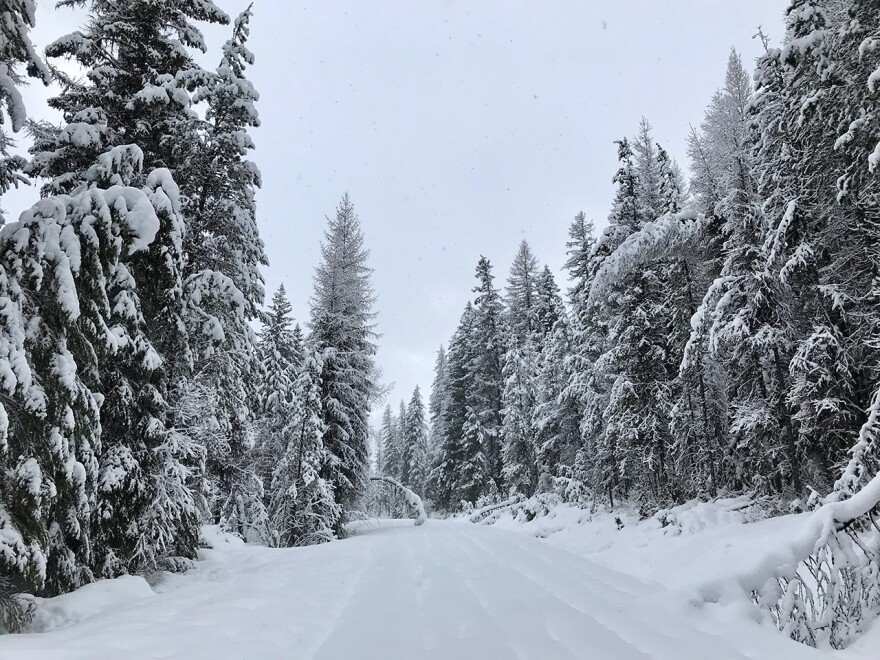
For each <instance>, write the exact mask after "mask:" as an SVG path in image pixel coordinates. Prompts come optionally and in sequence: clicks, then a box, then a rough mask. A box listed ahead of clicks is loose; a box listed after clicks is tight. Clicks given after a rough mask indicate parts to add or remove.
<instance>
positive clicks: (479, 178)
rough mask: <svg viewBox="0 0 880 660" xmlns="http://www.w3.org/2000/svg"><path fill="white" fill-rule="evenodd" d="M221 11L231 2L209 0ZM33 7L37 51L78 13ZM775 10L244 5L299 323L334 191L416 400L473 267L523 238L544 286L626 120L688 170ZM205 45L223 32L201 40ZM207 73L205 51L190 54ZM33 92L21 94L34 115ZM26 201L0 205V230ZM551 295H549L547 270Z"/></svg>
mask: <svg viewBox="0 0 880 660" xmlns="http://www.w3.org/2000/svg"><path fill="white" fill-rule="evenodd" d="M215 1H216V2H217V4H218V5H219V6H221V7H222V8H223V9H224V10H226V11H227V12H228V13H229V14H230V15H235V14H236V13H238V12H239V11H241V10H242V9H243V8H244V7H245V6H246V5H247V4H248V3H247V1H246V0H215ZM53 5H54V2H50V1H49V0H39V9H38V15H37V21H38V28H37V29H36V30H35V31H34V33H33V37H34V40H35V42H36V43H37V44H38V46H39V47H40V48H42V47H43V46H45V45H46V43H48V42H49V41H51V40H53V39H55V38H57V37H58V36H60V35H62V34H65V33H66V32H70V31H72V30H73V29H76V28H77V26H78V24H79V22H80V20H81V17H82V13H81V12H76V13H75V12H72V11H70V10H55V9H53ZM786 5H787V1H786V0H591V1H589V2H588V1H574V0H571V1H570V2H549V1H548V2H514V1H513V0H504V1H503V2H502V1H500V0H499V1H497V2H488V1H467V2H466V1H464V0H460V1H459V0H448V1H445V2H441V1H432V0H418V1H416V0H411V1H407V2H402V1H400V2H398V1H391V0H383V1H381V2H378V1H377V2H365V1H360V0H358V1H352V2H333V1H327V0H321V1H320V2H318V1H312V2H294V1H292V0H258V1H257V2H256V3H255V7H254V12H255V15H254V19H253V21H252V32H251V42H250V47H251V49H252V50H253V51H254V53H255V55H256V58H257V61H256V64H255V66H254V67H253V68H252V69H251V70H250V74H249V75H250V77H251V79H252V81H253V82H254V84H255V85H256V87H257V89H258V90H259V92H260V94H261V98H260V103H259V106H258V109H259V112H260V115H261V118H262V122H263V125H262V127H261V128H260V129H258V130H257V131H255V135H254V137H255V141H256V144H257V149H256V151H255V152H254V154H253V159H254V160H255V161H256V162H257V164H258V165H259V167H260V169H261V170H262V173H263V189H262V190H261V191H260V192H259V194H258V198H257V199H258V204H259V209H258V218H259V223H260V229H261V233H262V236H263V239H264V241H265V242H266V247H267V252H268V255H269V260H270V262H271V265H270V267H269V269H268V270H267V271H266V273H265V276H266V281H267V291H268V292H269V293H270V294H271V292H272V291H274V289H275V288H276V287H277V286H278V285H279V284H280V283H282V282H283V283H284V285H285V287H286V288H287V290H288V292H289V295H290V297H291V302H292V304H293V308H294V311H295V314H296V316H297V319H298V320H300V321H304V320H305V319H306V318H307V315H308V297H309V294H310V292H311V286H312V274H313V271H314V268H315V265H316V263H317V261H318V255H319V252H318V245H319V241H320V240H321V237H322V233H323V230H324V224H325V219H324V216H325V215H326V214H330V213H333V210H334V208H335V205H336V203H337V202H338V200H339V198H340V197H341V195H342V193H343V192H345V191H348V192H349V193H350V195H351V198H352V200H353V202H354V204H355V208H356V209H357V212H358V214H359V216H360V219H361V223H362V225H363V229H364V233H365V235H366V241H367V244H368V246H369V248H370V250H371V253H372V254H371V265H372V267H373V268H374V270H375V277H374V281H375V287H376V293H377V295H378V310H377V311H378V312H379V318H378V323H379V331H380V332H381V333H382V339H381V341H380V344H381V346H380V350H379V356H378V359H379V363H380V365H381V367H382V369H383V370H384V373H385V379H386V381H387V382H388V383H394V384H395V387H394V389H393V390H392V392H391V394H390V397H389V399H390V401H391V403H392V405H393V406H396V404H397V401H398V400H399V399H400V398H401V397H405V398H407V399H408V398H409V396H410V393H411V392H412V389H413V388H414V387H415V386H416V385H420V386H421V387H422V390H423V392H425V393H427V390H428V388H429V387H430V382H431V378H432V365H433V361H434V354H435V352H436V350H437V347H438V346H439V345H440V344H441V343H443V342H446V341H447V339H448V338H449V336H450V335H451V333H452V332H453V331H454V329H455V326H456V324H457V322H458V318H459V316H460V313H461V310H462V308H463V307H464V304H465V302H466V301H467V300H468V299H469V298H470V295H471V293H470V289H471V287H472V286H473V282H474V279H473V271H474V267H475V265H476V262H477V259H478V258H479V256H480V255H481V254H484V255H486V256H487V257H489V259H490V260H491V261H492V263H493V264H494V266H495V274H496V283H498V284H499V285H503V284H504V283H505V282H506V279H507V271H508V268H509V265H510V262H511V260H512V258H513V255H514V252H515V250H516V248H517V245H518V244H519V242H520V241H521V240H522V239H526V240H527V241H528V242H529V243H530V244H531V245H532V248H533V249H534V251H535V253H536V254H537V256H538V258H539V259H540V260H541V261H542V262H545V263H548V264H549V265H550V267H551V268H552V269H553V270H554V271H555V272H557V273H559V271H560V268H561V266H562V263H563V262H564V260H565V256H564V252H565V240H566V231H567V227H568V224H569V222H570V220H571V218H572V217H573V216H574V215H575V213H577V212H578V211H579V210H583V211H585V212H586V213H587V215H588V216H589V217H592V218H593V219H594V220H595V221H596V223H597V225H599V226H602V225H603V224H604V222H605V217H606V216H607V214H608V210H609V206H610V203H611V198H612V195H613V191H614V189H613V186H612V183H611V177H612V176H613V174H614V172H615V170H616V162H615V159H616V150H615V147H614V144H613V141H614V140H616V139H619V138H620V137H622V136H625V135H632V134H634V133H635V131H636V128H637V126H638V123H639V119H640V117H641V116H642V115H645V116H646V117H647V118H648V119H649V121H650V122H651V124H652V125H653V127H654V132H655V138H656V139H657V140H658V141H659V142H661V144H663V145H664V146H665V147H666V148H667V150H668V151H669V152H670V153H671V154H672V155H673V156H674V157H675V158H676V159H677V160H678V161H679V163H680V164H681V165H682V166H684V167H686V166H687V159H686V155H685V139H686V136H687V133H688V130H689V125H691V124H694V125H697V124H699V122H700V119H701V117H702V114H703V110H704V108H705V107H706V104H707V103H708V101H709V99H710V97H711V95H712V93H713V92H714V90H715V89H716V88H718V87H719V86H720V85H721V83H722V80H723V75H724V68H725V63H726V61H727V56H728V53H729V49H730V47H731V46H733V47H735V48H736V49H737V50H739V51H740V52H741V53H742V55H743V58H744V61H745V62H746V65H747V67H748V68H749V69H751V68H752V64H753V62H754V58H755V57H756V56H757V55H759V54H760V51H761V45H760V42H758V41H757V40H755V39H753V38H752V37H753V35H754V34H755V33H756V32H757V29H758V27H759V26H762V27H763V29H764V30H765V31H766V32H767V33H769V34H770V36H771V37H772V38H773V39H774V40H778V39H779V38H780V37H781V36H782V14H783V11H784V8H785V6H786ZM206 33H207V34H208V36H209V38H210V40H211V43H212V45H213V46H216V45H219V43H220V42H221V41H222V40H223V39H224V38H225V35H226V32H225V30H224V29H221V28H211V29H207V30H206ZM200 59H201V60H202V62H203V63H204V64H206V65H211V66H215V65H216V62H217V60H219V55H218V52H217V50H216V48H215V49H214V50H213V52H211V53H210V54H209V55H208V56H207V57H206V58H200ZM47 95H48V92H47V91H45V90H42V89H37V88H35V87H32V88H31V89H29V90H28V92H27V93H26V95H25V98H26V101H27V102H28V110H29V112H30V113H31V115H33V116H36V117H47V118H50V119H54V120H56V121H57V120H58V118H57V117H54V116H53V115H52V114H51V113H49V112H48V110H47V109H46V108H45V98H46V96H47ZM35 195H36V193H35V191H33V190H28V191H23V192H22V191H18V192H16V193H12V194H10V195H9V196H7V197H4V206H5V207H6V209H7V210H9V211H10V214H9V217H15V215H17V211H20V210H21V209H22V208H24V207H25V206H29V205H30V204H31V203H32V202H33V201H34V198H35ZM558 281H559V284H560V286H561V287H563V288H565V286H566V283H565V282H564V276H562V275H560V276H559V280H558Z"/></svg>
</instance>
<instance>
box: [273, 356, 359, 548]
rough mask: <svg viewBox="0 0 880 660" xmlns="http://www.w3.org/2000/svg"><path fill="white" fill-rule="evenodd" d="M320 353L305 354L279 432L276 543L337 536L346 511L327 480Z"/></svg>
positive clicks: (308, 541)
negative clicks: (343, 511)
mask: <svg viewBox="0 0 880 660" xmlns="http://www.w3.org/2000/svg"><path fill="white" fill-rule="evenodd" d="M321 367H322V365H321V358H320V355H318V354H316V353H314V352H313V351H310V350H309V351H307V355H306V357H305V359H304V361H303V364H302V365H301V366H300V367H299V368H298V370H297V371H298V375H297V378H296V382H295V384H294V396H293V407H292V408H291V412H290V416H289V418H288V420H287V424H286V425H285V427H284V429H283V430H282V432H281V437H282V444H283V447H282V452H281V454H280V457H279V460H278V463H277V465H276V467H275V469H274V470H273V472H272V480H271V484H270V487H269V498H268V499H269V513H270V516H271V523H272V529H273V535H274V543H275V544H276V545H280V546H292V545H311V544H314V543H321V542H324V541H329V540H332V539H334V538H336V533H335V531H334V530H335V529H336V527H337V524H338V521H339V517H340V515H341V514H342V509H341V507H340V505H339V504H337V503H336V499H335V495H334V492H333V487H332V485H331V484H330V483H329V482H328V481H327V480H326V479H324V478H323V477H321V471H322V470H323V469H324V467H325V465H326V463H327V461H328V460H329V456H328V454H327V451H326V449H325V448H324V443H323V436H324V430H325V429H324V422H323V419H322V414H321V398H320V385H321V383H320V378H321V376H320V374H321Z"/></svg>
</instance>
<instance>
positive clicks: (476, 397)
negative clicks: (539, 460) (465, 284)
mask: <svg viewBox="0 0 880 660" xmlns="http://www.w3.org/2000/svg"><path fill="white" fill-rule="evenodd" d="M476 277H477V282H478V283H477V286H475V287H474V289H473V292H474V293H475V294H476V296H475V298H474V317H475V322H474V326H473V331H472V336H471V340H472V342H473V347H474V350H473V354H472V358H471V359H472V361H471V364H470V365H469V366H468V367H467V368H468V370H469V372H470V377H471V379H472V383H471V395H470V398H469V402H468V405H469V406H470V407H471V408H472V410H473V420H472V421H473V424H472V425H471V426H472V431H473V433H474V434H477V435H479V437H481V438H482V442H483V443H484V444H483V447H482V455H483V457H484V459H485V460H486V461H487V464H486V465H487V469H488V470H489V475H490V477H491V478H492V479H493V480H494V482H495V484H496V486H497V487H498V488H499V489H500V487H501V482H502V459H501V424H502V414H501V408H502V405H503V404H502V401H501V397H502V390H503V387H504V377H503V375H502V368H503V363H504V342H505V337H504V332H505V327H504V317H503V314H504V311H503V304H502V302H501V298H500V296H499V295H498V291H497V290H496V289H495V286H494V284H493V283H492V282H493V279H494V276H493V275H492V264H491V263H490V262H489V260H488V259H486V258H485V257H480V260H479V262H478V263H477V270H476Z"/></svg>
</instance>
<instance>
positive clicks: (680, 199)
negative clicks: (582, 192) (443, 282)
mask: <svg viewBox="0 0 880 660" xmlns="http://www.w3.org/2000/svg"><path fill="white" fill-rule="evenodd" d="M58 5H59V8H63V7H65V6H77V7H84V8H85V9H86V10H87V12H88V21H87V22H86V24H85V25H84V27H81V28H80V29H79V30H77V31H74V32H71V33H70V34H67V35H60V36H58V37H57V39H56V40H55V41H54V42H52V43H50V44H49V45H48V46H47V47H46V49H45V53H44V54H43V53H39V52H37V49H36V48H35V47H34V46H33V44H32V43H31V40H30V37H29V31H30V30H31V29H32V28H33V26H34V22H35V16H36V13H35V6H34V0H5V1H4V2H2V3H0V16H2V20H0V108H2V111H3V113H2V114H0V118H2V125H0V130H2V132H0V156H2V158H0V192H7V191H8V190H10V189H11V188H13V187H19V186H23V185H29V184H30V185H32V186H33V205H32V206H31V208H30V209H28V210H26V211H25V212H23V213H22V214H21V215H20V217H18V218H17V219H15V218H11V217H2V219H0V222H2V226H0V318H2V322H0V629H3V630H7V631H12V630H16V629H19V628H21V627H23V626H25V625H26V623H27V621H28V620H29V617H31V616H32V615H33V607H34V604H33V599H32V597H29V596H28V595H35V596H38V597H52V596H57V595H59V594H64V593H67V592H71V591H73V590H76V589H78V588H80V587H82V586H83V585H88V584H90V583H92V582H95V581H97V580H101V579H112V578H117V577H119V576H121V575H127V574H131V575H147V574H151V573H154V572H156V571H171V572H183V571H187V570H190V569H192V568H193V567H194V566H195V565H196V563H197V557H198V556H199V549H200V547H202V545H203V540H202V539H200V530H201V529H202V526H203V525H206V524H208V525H218V526H219V528H220V529H222V530H223V531H224V532H226V533H229V534H233V535H235V536H237V537H238V538H240V539H242V540H244V541H245V542H247V543H253V544H259V545H262V546H269V547H273V548H286V547H292V546H302V545H313V544H318V543H323V542H327V541H333V540H336V539H341V538H344V537H345V536H347V535H348V534H349V530H350V525H351V524H352V523H353V522H356V521H359V520H363V519H365V518H369V517H371V516H375V515H388V514H391V515H398V516H400V515H403V516H405V515H406V511H405V507H404V504H405V503H410V504H411V503H412V502H411V501H410V500H406V502H405V501H404V500H403V499H401V498H400V496H399V495H397V496H395V495H394V494H393V492H394V489H392V490H389V489H388V488H387V487H386V486H387V484H392V483H396V482H399V484H401V485H402V486H405V487H406V488H407V489H409V490H411V491H412V492H414V493H416V494H417V495H419V496H420V498H421V499H422V500H423V501H424V502H425V505H426V508H427V510H428V512H429V513H431V515H432V516H433V517H435V518H443V517H455V516H460V515H462V514H467V515H471V514H473V513H474V512H479V511H481V510H484V509H487V508H491V507H493V506H498V505H505V504H506V503H510V504H514V503H518V504H521V503H523V502H527V501H528V502H531V504H530V505H529V506H530V507H532V508H531V509H529V510H530V511H531V513H529V517H531V516H532V515H533V514H534V511H535V510H536V509H540V508H541V507H545V508H546V507H550V506H552V505H553V504H555V503H560V502H561V503H567V504H572V505H575V506H577V507H581V508H584V509H590V510H595V509H596V508H597V507H606V508H608V509H609V510H614V509H615V507H618V506H620V505H622V504H626V505H632V506H635V507H637V508H638V510H639V512H640V515H641V516H642V518H645V519H647V518H650V517H651V516H654V515H655V514H657V512H658V511H661V510H665V509H668V508H671V507H675V506H676V505H680V504H683V503H686V502H690V501H694V500H697V501H700V502H711V501H714V500H716V499H718V498H723V497H736V496H740V495H749V496H752V497H756V498H762V501H764V502H772V505H771V508H772V511H773V513H801V512H809V511H818V510H820V509H822V508H823V507H826V506H837V505H841V506H838V508H836V509H834V511H836V512H838V513H839V517H835V518H834V521H835V524H836V525H837V527H836V528H835V530H836V531H835V532H834V533H831V532H829V534H831V536H830V537H828V536H826V537H823V538H824V539H825V540H826V541H828V542H829V543H830V544H831V545H830V546H828V547H830V548H831V549H827V548H826V546H822V548H826V549H822V548H819V549H817V550H816V553H815V555H814V556H815V557H817V559H816V561H815V566H817V567H819V568H817V569H816V571H818V572H817V573H815V575H817V576H819V577H816V579H817V580H818V581H819V582H820V583H821V584H824V582H823V580H827V581H828V584H831V585H835V588H834V589H832V588H828V589H826V590H824V591H822V593H821V600H822V602H823V603H825V605H823V606H822V607H821V608H819V606H817V605H812V604H811V605H806V604H804V603H805V602H806V601H807V600H809V601H810V603H815V602H817V601H818V600H820V598H819V597H818V596H814V595H812V591H811V590H810V585H809V584H808V581H805V580H802V579H800V578H797V577H796V576H793V575H789V576H788V577H781V578H780V585H781V587H780V588H781V590H782V596H780V597H778V598H777V597H775V596H774V597H770V596H766V597H765V595H763V594H761V593H758V591H756V592H755V599H756V602H758V601H761V602H759V604H762V603H763V604H764V605H765V606H766V607H768V608H770V609H772V610H773V612H774V616H775V617H776V619H777V622H778V624H779V627H780V628H782V629H784V630H785V632H786V633H787V634H788V635H789V636H790V637H794V638H795V639H799V640H800V641H806V642H807V643H812V644H815V643H816V642H817V640H818V639H820V638H821V639H825V640H829V643H830V644H831V645H832V646H844V645H846V644H847V643H848V642H849V641H850V640H851V639H852V638H854V637H855V635H856V633H855V629H856V628H858V625H856V624H854V623H853V622H855V621H861V620H863V619H865V618H867V617H868V616H869V613H870V614H871V615H875V614H876V613H877V612H878V611H880V586H878V581H877V578H876V575H877V566H878V565H880V551H878V549H877V547H878V546H877V543H876V537H871V540H865V539H866V538H867V537H866V535H870V534H872V533H873V531H872V530H874V529H876V523H875V522H874V519H873V515H874V514H875V513H876V511H877V509H878V506H880V504H878V502H880V496H878V497H877V498H874V499H871V497H870V496H871V494H872V493H873V492H874V491H875V490H877V488H876V484H878V483H880V481H878V479H880V455H878V443H880V197H878V195H880V187H878V176H877V171H876V170H877V167H878V164H880V104H878V93H880V90H878V85H880V4H878V3H877V2H874V1H867V0H792V1H791V3H790V5H789V7H788V10H787V12H786V15H785V38H784V41H783V42H782V44H781V45H775V44H773V43H771V41H770V39H769V38H767V37H765V36H763V34H762V35H761V38H762V39H763V50H764V54H763V55H762V56H761V57H760V58H759V59H758V61H757V63H756V65H755V67H754V71H750V70H747V68H746V66H745V65H744V64H743V61H742V59H741V57H740V56H739V54H738V53H737V52H736V51H731V53H730V58H729V61H728V64H727V69H726V71H719V79H718V91H717V92H716V93H715V95H714V96H713V97H712V98H711V99H710V101H709V104H708V107H707V108H706V110H705V114H704V117H703V120H702V122H701V123H700V124H699V125H698V126H695V127H694V128H693V129H692V132H691V134H690V135H689V136H688V141H687V144H688V148H687V156H688V162H687V163H686V164H683V165H680V164H679V163H677V162H676V161H675V160H674V159H673V158H672V157H671V156H670V154H669V153H668V152H667V150H665V149H664V147H663V146H662V145H661V144H660V143H658V140H657V139H656V138H655V136H654V132H653V129H652V126H651V124H650V122H649V121H648V119H643V120H642V122H641V123H640V125H638V126H633V135H631V136H622V135H621V136H612V137H610V138H609V148H615V147H616V154H617V159H618V169H617V171H616V173H615V172H609V173H608V176H609V177H611V176H612V175H613V183H614V186H615V195H614V200H613V204H612V206H611V208H610V209H609V210H608V218H607V226H605V228H604V230H602V231H596V230H595V229H594V224H593V221H592V220H591V219H590V218H588V217H587V216H586V215H585V214H584V213H580V214H578V215H577V216H575V217H574V218H573V219H569V220H561V221H566V222H570V227H569V240H568V242H567V244H566V250H567V255H568V258H567V262H566V264H565V273H564V277H565V282H561V283H558V282H557V281H556V280H557V276H556V275H554V273H553V272H552V270H551V269H550V268H549V267H547V266H544V265H543V264H541V262H540V261H539V258H538V256H537V255H535V254H534V253H533V251H532V249H531V247H530V246H529V244H528V242H526V241H523V242H522V244H521V245H520V248H519V250H518V252H517V253H516V255H515V256H514V258H513V262H512V265H511V267H510V270H509V274H508V276H507V278H506V280H505V282H504V283H503V284H499V283H498V282H497V276H496V270H495V269H494V266H493V264H492V263H491V262H490V261H489V259H487V258H485V257H482V258H480V259H479V261H478V262H477V264H476V268H475V278H474V281H473V289H472V291H471V296H470V300H469V302H468V303H467V305H466V306H465V308H464V310H463V311H462V312H461V317H460V321H459V323H458V327H457V329H456V330H455V332H454V334H453V335H452V336H451V337H449V338H448V341H446V342H444V346H442V347H441V348H440V349H439V350H438V352H437V354H436V365H435V370H434V373H435V375H434V380H433V383H430V384H428V383H425V384H423V386H422V388H421V389H420V388H416V389H415V391H414V392H413V393H412V396H411V398H409V400H407V401H402V402H401V403H400V405H399V408H396V407H395V408H392V406H391V405H390V404H387V407H386V408H385V410H384V414H382V416H381V423H380V425H379V428H376V429H371V412H372V411H374V410H375V409H376V408H377V407H380V408H381V406H382V405H383V404H385V403H386V402H385V401H384V398H385V392H386V388H385V385H384V384H383V377H382V373H381V370H380V368H379V365H378V362H377V359H376V354H377V350H378V346H379V342H380V334H379V323H380V319H379V317H378V303H379V301H377V298H376V295H375V292H374V287H373V283H372V280H371V276H372V272H373V271H372V270H371V265H370V253H369V250H368V249H367V247H366V242H365V237H364V232H363V229H362V227H361V224H360V220H359V218H358V215H357V212H356V210H355V205H354V202H353V200H352V199H351V198H350V197H349V195H348V194H347V193H344V194H343V193H342V191H340V195H341V199H340V201H339V202H338V205H337V206H336V208H335V210H332V211H331V209H329V208H328V211H330V213H329V215H328V217H327V218H326V220H325V223H326V230H325V235H324V240H323V241H322V243H321V251H320V262H319V264H318V265H317V267H316V269H315V274H314V281H313V293H312V296H311V298H310V299H309V301H308V309H309V317H308V318H307V319H303V321H302V324H300V323H297V322H296V321H295V320H294V319H293V314H292V306H291V302H290V300H289V298H288V295H287V292H286V291H285V289H284V287H283V286H282V287H280V288H278V289H277V290H276V291H274V292H273V293H271V295H270V296H269V299H268V301H267V300H266V291H265V289H266V287H265V284H264V283H265V280H264V272H265V270H266V269H267V268H268V267H269V264H268V259H267V257H266V253H265V246H264V244H263V241H262V239H261V237H260V230H259V226H258V225H259V222H258V217H259V216H258V211H257V206H256V203H255V194H256V191H257V189H259V188H260V186H261V175H260V171H259V169H258V167H257V165H256V164H255V163H254V162H253V161H252V160H251V159H250V158H251V151H252V150H253V149H254V141H253V139H252V137H251V132H252V130H253V129H255V128H256V127H258V126H259V125H260V119H259V115H258V112H257V109H256V106H257V102H258V99H259V93H258V91H257V90H256V89H255V87H254V85H253V84H252V83H251V82H250V80H249V79H248V70H249V68H250V67H252V66H254V65H255V61H254V57H253V54H252V53H251V51H250V50H249V48H248V38H249V36H250V21H251V17H252V12H253V10H252V8H248V9H247V10H246V11H245V12H243V13H242V14H240V15H239V16H237V17H230V16H228V15H227V14H226V13H225V12H224V11H223V10H221V9H220V8H219V7H217V6H216V5H215V4H214V3H213V2H211V1H210V0H150V1H149V2H147V1H145V0H61V2H59V3H58ZM258 10H259V8H258ZM200 24H215V25H221V26H225V29H226V31H227V33H228V36H227V40H226V41H225V43H223V45H222V48H220V49H219V50H218V52H209V51H208V47H207V42H206V41H205V39H204V38H203V35H202V33H201V32H200V28H199V27H198V26H199V25H200ZM196 54H198V55H200V56H201V55H204V54H207V55H208V56H209V57H212V58H213V59H214V61H216V62H217V65H216V67H215V68H204V67H202V66H200V65H199V64H198V63H197V59H198V58H197V57H196V56H195V55H196ZM62 62H63V63H65V66H62V65H61V63H62ZM67 66H76V67H77V70H79V71H81V72H82V75H77V76H74V75H71V74H70V73H69V72H68V71H69V69H68V68H65V67H67ZM28 83H29V84H33V85H49V84H50V83H51V84H54V85H55V86H56V87H57V89H58V90H59V91H58V94H57V95H56V96H54V97H52V98H51V99H50V101H49V107H50V108H52V109H53V110H55V111H57V112H59V113H60V114H61V116H63V122H62V123H61V124H60V125H55V124H53V123H50V122H47V121H45V120H39V119H35V118H34V116H36V113H34V109H33V108H26V107H25V105H24V103H23V100H22V95H21V89H22V86H23V85H25V84H28ZM647 110H649V109H646V111H647ZM615 138H616V141H614V142H613V143H612V140H614V139H615ZM20 144H25V145H26V146H27V151H24V150H22V149H21V148H20ZM536 194H540V191H536ZM438 339H439V340H442V339H443V338H438ZM438 343H439V342H438ZM423 392H425V394H423ZM371 477H387V478H388V479H390V481H386V482H384V484H382V483H380V482H372V485H371V481H370V479H371ZM377 484H379V485H377ZM397 490H400V489H397ZM407 497H408V496H407ZM847 502H850V504H851V506H849V507H843V506H842V505H843V504H845V503H847ZM825 510H830V509H825ZM835 515H838V514H835ZM829 538H830V540H829ZM841 548H843V549H844V550H841ZM823 553H824V554H823ZM841 557H845V558H844V559H841ZM811 565H812V564H811ZM865 566H869V567H870V568H865ZM835 589H836V591H835ZM786 594H787V596H786ZM777 596H778V594H777ZM762 599H764V601H766V602H764V601H762ZM853 603H857V605H853ZM825 608H827V609H825ZM827 612H833V615H831V614H828V615H827V616H826V614H827Z"/></svg>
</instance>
